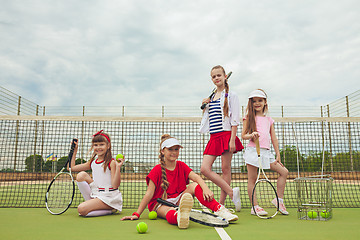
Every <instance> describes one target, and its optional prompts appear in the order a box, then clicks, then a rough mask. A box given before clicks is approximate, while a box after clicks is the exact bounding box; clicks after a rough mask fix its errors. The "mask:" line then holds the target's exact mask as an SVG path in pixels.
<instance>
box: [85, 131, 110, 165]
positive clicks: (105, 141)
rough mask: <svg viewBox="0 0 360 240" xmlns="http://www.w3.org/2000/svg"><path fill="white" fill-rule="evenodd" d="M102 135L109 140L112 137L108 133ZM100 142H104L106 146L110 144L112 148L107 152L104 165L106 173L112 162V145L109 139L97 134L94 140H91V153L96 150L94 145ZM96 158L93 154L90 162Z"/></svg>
mask: <svg viewBox="0 0 360 240" xmlns="http://www.w3.org/2000/svg"><path fill="white" fill-rule="evenodd" d="M101 134H104V135H106V136H107V137H108V138H109V139H110V136H109V134H107V133H104V132H102V133H101ZM98 142H104V143H106V144H108V145H109V146H110V147H109V148H108V149H107V150H106V153H105V156H104V163H103V167H104V172H105V171H106V168H107V166H109V164H110V162H111V160H112V154H111V143H110V142H109V141H108V140H107V138H106V137H105V136H103V135H100V134H97V135H95V136H93V139H92V140H91V148H90V151H92V150H93V148H94V143H98ZM95 157H96V154H95V152H93V154H92V156H91V158H90V161H93V160H94V159H95Z"/></svg>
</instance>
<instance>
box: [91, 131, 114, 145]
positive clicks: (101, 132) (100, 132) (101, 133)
mask: <svg viewBox="0 0 360 240" xmlns="http://www.w3.org/2000/svg"><path fill="white" fill-rule="evenodd" d="M103 131H104V130H100V131H98V132H97V133H95V134H94V135H93V136H92V137H93V138H94V137H95V136H97V135H101V136H104V137H105V138H106V139H107V140H108V142H109V143H110V138H109V137H108V136H107V135H106V134H104V133H103Z"/></svg>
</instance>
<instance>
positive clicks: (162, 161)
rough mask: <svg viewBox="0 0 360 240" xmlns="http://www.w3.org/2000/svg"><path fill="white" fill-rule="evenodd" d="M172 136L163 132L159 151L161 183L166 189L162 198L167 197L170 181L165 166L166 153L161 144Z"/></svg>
mask: <svg viewBox="0 0 360 240" xmlns="http://www.w3.org/2000/svg"><path fill="white" fill-rule="evenodd" d="M169 138H172V137H171V136H170V135H169V134H163V135H162V136H161V141H160V151H159V161H160V166H161V185H160V187H161V188H162V189H163V190H164V193H163V194H162V196H161V198H162V199H165V200H166V199H167V193H166V191H167V189H168V187H169V182H168V180H167V176H166V166H165V158H164V154H163V153H162V149H161V144H162V143H163V142H164V141H165V140H166V139H169Z"/></svg>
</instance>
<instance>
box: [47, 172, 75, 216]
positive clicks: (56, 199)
mask: <svg viewBox="0 0 360 240" xmlns="http://www.w3.org/2000/svg"><path fill="white" fill-rule="evenodd" d="M73 191H74V185H73V181H72V178H71V176H70V175H69V174H67V173H63V174H60V175H59V176H57V178H56V179H55V181H54V182H53V183H52V185H51V187H50V189H49V191H48V194H47V207H48V208H49V210H51V211H52V212H54V213H60V212H62V211H64V210H66V209H67V208H68V206H69V204H70V203H71V201H72V196H73Z"/></svg>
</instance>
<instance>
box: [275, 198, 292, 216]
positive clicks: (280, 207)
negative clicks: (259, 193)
mask: <svg viewBox="0 0 360 240" xmlns="http://www.w3.org/2000/svg"><path fill="white" fill-rule="evenodd" d="M271 202H272V204H274V206H275V207H277V199H276V198H274V199H273V200H272V201H271ZM279 211H280V212H281V213H282V214H283V215H289V212H288V211H286V207H285V205H284V203H282V202H280V203H279Z"/></svg>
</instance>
